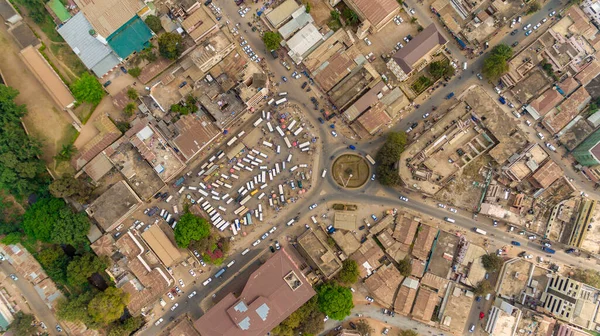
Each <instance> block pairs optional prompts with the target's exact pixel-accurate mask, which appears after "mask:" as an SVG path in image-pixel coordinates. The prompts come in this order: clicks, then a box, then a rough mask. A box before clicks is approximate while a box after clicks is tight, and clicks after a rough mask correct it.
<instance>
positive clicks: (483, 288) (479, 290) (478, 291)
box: [473, 280, 493, 295]
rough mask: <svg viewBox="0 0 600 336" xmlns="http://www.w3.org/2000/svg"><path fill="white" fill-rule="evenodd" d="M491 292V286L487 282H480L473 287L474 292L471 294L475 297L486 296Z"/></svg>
mask: <svg viewBox="0 0 600 336" xmlns="http://www.w3.org/2000/svg"><path fill="white" fill-rule="evenodd" d="M492 290H493V288H492V284H491V283H490V282H489V281H488V280H482V281H480V282H479V283H478V284H477V286H475V290H474V291H473V292H474V293H475V295H486V294H488V293H491V292H492Z"/></svg>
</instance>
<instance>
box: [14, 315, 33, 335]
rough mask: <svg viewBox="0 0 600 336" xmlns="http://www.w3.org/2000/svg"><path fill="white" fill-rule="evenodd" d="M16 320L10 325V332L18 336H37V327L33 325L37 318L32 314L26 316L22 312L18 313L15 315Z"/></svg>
mask: <svg viewBox="0 0 600 336" xmlns="http://www.w3.org/2000/svg"><path fill="white" fill-rule="evenodd" d="M14 318H15V319H14V320H13V321H12V323H11V324H9V325H8V330H9V331H11V332H12V333H13V334H14V335H16V336H30V335H35V332H36V330H37V327H36V326H35V324H33V322H34V320H35V318H34V316H33V315H31V314H25V313H23V312H22V311H18V312H17V313H16V314H15V315H14Z"/></svg>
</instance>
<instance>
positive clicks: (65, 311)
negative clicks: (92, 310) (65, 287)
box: [56, 291, 94, 327]
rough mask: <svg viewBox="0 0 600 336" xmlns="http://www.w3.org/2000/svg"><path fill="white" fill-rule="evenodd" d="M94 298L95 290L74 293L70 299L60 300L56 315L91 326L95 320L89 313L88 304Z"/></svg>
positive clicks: (62, 318)
mask: <svg viewBox="0 0 600 336" xmlns="http://www.w3.org/2000/svg"><path fill="white" fill-rule="evenodd" d="M93 298H94V293H93V292H91V291H85V292H82V293H80V294H78V295H72V296H71V297H70V299H68V300H67V299H66V298H65V299H62V300H61V301H59V302H58V306H57V307H58V308H57V312H56V315H57V316H58V318H60V319H61V320H65V321H70V322H82V323H84V324H85V325H87V326H88V327H91V325H92V324H93V323H94V322H93V320H92V318H91V317H90V315H89V314H88V305H89V303H90V301H92V299H93Z"/></svg>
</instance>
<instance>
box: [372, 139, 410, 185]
mask: <svg viewBox="0 0 600 336" xmlns="http://www.w3.org/2000/svg"><path fill="white" fill-rule="evenodd" d="M405 145H406V133H404V132H390V133H389V134H388V136H387V139H386V141H385V144H383V146H382V147H381V148H380V149H379V151H378V152H377V155H376V157H375V158H376V160H377V163H378V165H377V169H376V171H377V180H378V181H379V182H380V183H381V184H383V185H386V186H393V185H397V184H399V183H400V175H398V168H397V165H398V161H399V160H400V155H401V154H402V152H403V151H404V146H405Z"/></svg>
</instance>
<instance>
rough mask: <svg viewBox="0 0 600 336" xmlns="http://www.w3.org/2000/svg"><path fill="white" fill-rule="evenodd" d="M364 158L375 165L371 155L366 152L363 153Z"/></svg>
mask: <svg viewBox="0 0 600 336" xmlns="http://www.w3.org/2000/svg"><path fill="white" fill-rule="evenodd" d="M365 158H366V159H367V161H369V162H371V164H372V165H375V160H373V158H372V157H371V155H369V154H367V155H365Z"/></svg>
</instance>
